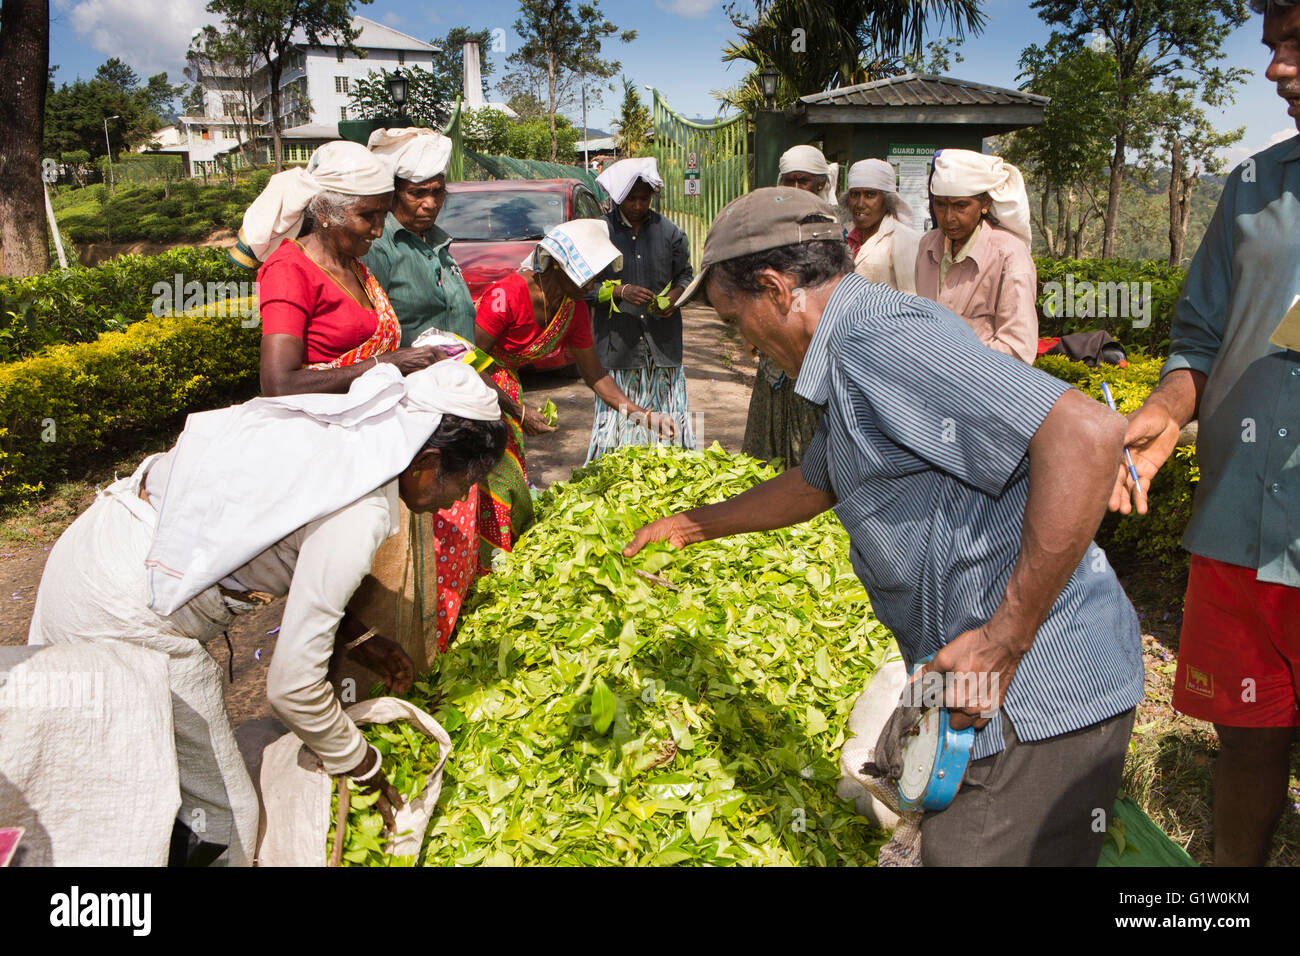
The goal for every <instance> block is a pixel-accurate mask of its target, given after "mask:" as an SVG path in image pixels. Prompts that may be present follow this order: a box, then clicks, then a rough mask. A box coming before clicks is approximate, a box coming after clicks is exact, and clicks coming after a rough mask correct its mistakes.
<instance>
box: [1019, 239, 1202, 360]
mask: <svg viewBox="0 0 1300 956" xmlns="http://www.w3.org/2000/svg"><path fill="white" fill-rule="evenodd" d="M1034 263H1035V264H1036V265H1037V266H1038V334H1039V335H1040V336H1043V337H1044V338H1046V337H1049V336H1059V335H1069V334H1071V333H1073V332H1086V331H1089V330H1091V329H1105V330H1106V331H1107V332H1109V333H1110V334H1111V335H1113V336H1114V337H1115V338H1116V339H1117V340H1119V341H1120V342H1122V343H1123V344H1124V346H1125V347H1126V348H1128V349H1130V350H1132V349H1140V350H1142V351H1145V352H1147V353H1148V354H1153V355H1162V354H1164V353H1165V351H1166V349H1167V347H1168V345H1169V326H1170V323H1171V322H1172V320H1173V314H1174V303H1175V302H1177V301H1178V292H1179V290H1180V289H1181V288H1182V285H1183V279H1184V278H1185V277H1186V275H1187V273H1186V272H1185V271H1184V270H1183V269H1179V268H1177V267H1176V266H1170V265H1166V264H1165V263H1163V262H1160V261H1158V260H1154V259H1150V260H1145V261H1136V260H1132V259H1049V258H1047V257H1045V256H1035V257H1034ZM1053 283H1055V284H1056V285H1053ZM1099 283H1106V285H1103V286H1101V287H1100V288H1098V284H1099ZM1132 283H1137V290H1138V292H1139V293H1140V294H1141V296H1142V306H1141V307H1136V306H1134V305H1133V302H1134V297H1133V296H1132V292H1133V288H1132ZM1147 283H1150V285H1149V286H1147ZM1125 287H1127V288H1125ZM1121 290H1122V291H1121ZM1126 293H1127V296H1128V297H1127V299H1126V298H1125V294H1126ZM1148 294H1149V296H1150V298H1149V299H1148V298H1147V295H1148ZM1126 301H1127V302H1128V303H1129V305H1128V310H1127V312H1126V311H1125V302H1126ZM1135 323H1136V324H1135Z"/></svg>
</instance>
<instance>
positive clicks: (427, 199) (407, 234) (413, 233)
mask: <svg viewBox="0 0 1300 956" xmlns="http://www.w3.org/2000/svg"><path fill="white" fill-rule="evenodd" d="M425 140H428V141H430V142H428V143H425V142H423V141H425ZM437 140H441V141H442V142H441V143H440V142H437V141H436V140H435V138H434V137H433V136H427V135H426V136H421V137H418V139H417V140H414V141H408V142H407V143H404V144H402V148H401V150H400V151H394V154H393V156H390V159H391V158H394V157H396V161H395V167H396V169H395V172H396V177H395V181H394V187H393V211H392V212H390V213H389V214H388V217H387V219H385V220H384V234H383V235H382V236H380V237H379V238H378V239H376V240H375V241H374V243H372V244H371V246H370V251H369V252H367V253H366V255H365V257H364V258H363V259H362V261H363V262H364V263H365V264H366V268H368V269H369V270H370V271H371V272H373V273H374V274H375V278H376V279H377V280H379V284H380V285H381V286H382V287H383V289H384V292H385V293H387V295H388V301H390V302H391V303H392V304H393V311H395V312H396V313H397V319H398V321H399V322H401V323H402V347H403V348H405V347H406V346H408V345H410V344H411V343H412V342H413V341H414V340H415V337H416V336H418V335H419V334H420V333H421V332H424V331H425V330H426V329H443V330H444V331H447V332H454V333H456V334H457V335H459V336H460V337H461V338H463V339H466V340H468V341H470V342H473V341H474V301H473V299H472V297H471V296H470V293H469V286H467V285H466V284H465V279H464V277H463V276H462V275H461V272H460V266H458V265H456V260H455V259H453V258H452V257H451V236H449V235H448V234H447V233H446V232H444V231H443V230H442V229H439V228H438V226H437V222H436V221H437V218H438V213H439V212H441V211H442V206H443V203H444V202H446V199H447V176H446V173H447V159H448V158H449V157H450V155H451V149H450V141H448V140H446V138H445V137H437ZM443 143H445V144H446V147H445V149H444V148H443ZM375 152H380V153H381V154H382V151H381V150H379V149H376V150H375ZM403 173H405V174H406V176H403V175H402V174H403ZM407 177H414V178H407Z"/></svg>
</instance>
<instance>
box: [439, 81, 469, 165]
mask: <svg viewBox="0 0 1300 956" xmlns="http://www.w3.org/2000/svg"><path fill="white" fill-rule="evenodd" d="M461 112H462V109H461V100H460V97H459V96H458V97H456V105H455V106H454V107H452V111H451V119H449V120H448V121H447V128H446V129H444V130H443V131H442V132H443V135H445V136H446V137H447V138H448V139H450V140H451V160H450V161H449V162H448V163H447V182H449V183H457V182H460V181H461V180H462V179H464V178H465V133H464V130H462V129H461V122H460V120H461Z"/></svg>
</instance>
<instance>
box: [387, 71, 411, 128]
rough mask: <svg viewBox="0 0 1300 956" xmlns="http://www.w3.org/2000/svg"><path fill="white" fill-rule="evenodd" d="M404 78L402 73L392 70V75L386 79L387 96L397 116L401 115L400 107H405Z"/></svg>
mask: <svg viewBox="0 0 1300 956" xmlns="http://www.w3.org/2000/svg"><path fill="white" fill-rule="evenodd" d="M406 83H407V81H406V77H404V76H402V71H401V70H400V69H399V70H394V71H393V75H392V76H390V77H389V78H388V95H389V96H390V97H391V98H392V100H393V105H394V106H396V107H397V115H398V116H399V117H400V116H401V115H402V107H403V106H405V105H406Z"/></svg>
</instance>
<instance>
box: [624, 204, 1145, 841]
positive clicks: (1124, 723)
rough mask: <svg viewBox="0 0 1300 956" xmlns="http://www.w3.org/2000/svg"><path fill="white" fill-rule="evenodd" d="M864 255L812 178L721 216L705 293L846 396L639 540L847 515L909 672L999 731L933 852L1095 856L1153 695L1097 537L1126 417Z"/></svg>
mask: <svg viewBox="0 0 1300 956" xmlns="http://www.w3.org/2000/svg"><path fill="white" fill-rule="evenodd" d="M852 269H853V265H852V262H851V260H850V259H849V256H848V250H847V247H846V246H845V244H844V242H843V239H842V231H841V229H840V226H839V224H838V222H837V221H836V215H835V209H834V208H833V207H831V206H829V205H827V204H826V203H824V202H822V201H821V200H819V199H817V198H816V197H815V196H812V195H809V194H808V193H805V192H801V191H799V190H795V189H783V188H780V187H777V188H772V189H760V190H756V191H754V192H752V193H749V194H748V195H746V196H743V197H741V198H740V199H738V200H736V201H735V202H733V203H731V204H730V205H728V206H727V207H726V208H725V209H723V211H722V212H721V213H719V215H718V218H717V219H716V220H715V221H714V225H713V227H712V228H711V229H710V230H709V235H708V238H707V239H706V241H705V245H704V253H703V256H702V262H701V270H700V274H699V276H698V277H697V278H696V279H695V281H694V282H693V283H692V284H691V286H690V287H689V288H688V289H687V291H686V293H685V295H683V297H682V301H683V302H685V301H687V300H688V299H690V298H691V296H692V295H694V294H695V293H697V292H701V291H702V292H704V293H705V294H706V295H707V297H708V300H709V303H710V304H711V305H712V306H713V307H714V308H715V309H716V310H717V312H718V314H719V315H720V316H721V317H722V318H723V319H724V320H728V321H738V323H739V326H740V331H741V332H742V334H744V336H745V338H746V339H748V340H749V341H751V342H753V343H754V344H755V345H757V346H758V348H759V349H760V350H761V351H762V352H763V353H764V354H765V355H769V356H771V357H772V359H773V361H775V362H776V363H777V365H778V366H779V367H780V368H782V369H783V370H784V371H785V372H786V373H787V374H788V375H790V376H791V377H797V379H798V382H799V385H798V393H799V394H800V395H801V396H803V397H804V398H806V399H808V400H809V401H810V402H813V403H814V404H816V405H820V406H823V407H824V409H825V411H824V413H823V415H822V420H821V424H820V425H819V426H818V428H817V431H816V433H815V435H814V436H813V439H812V441H811V442H810V444H809V446H808V449H807V451H806V453H805V455H804V458H803V460H802V462H801V464H800V465H799V467H797V468H793V469H790V470H789V471H786V472H785V473H783V474H782V475H780V476H779V477H777V478H773V479H771V480H769V481H766V482H764V483H762V484H760V485H758V486H756V487H754V488H752V489H750V490H749V491H747V492H745V493H744V494H742V495H739V496H738V497H736V498H734V499H731V500H729V501H724V502H720V503H718V504H714V505H709V506H707V507H704V508H696V509H692V510H691V511H686V512H683V513H681V514H676V515H672V516H670V517H666V518H661V519H659V520H658V521H655V522H653V523H652V524H649V525H647V526H645V527H643V528H641V529H639V530H638V531H637V533H636V536H635V538H634V539H633V541H632V543H631V544H629V545H628V547H627V548H626V549H625V551H624V554H626V555H629V556H630V555H632V554H635V553H636V552H637V551H638V550H640V549H641V548H642V547H643V546H644V545H645V544H647V543H649V542H651V541H658V540H666V541H669V542H671V543H673V544H674V545H676V546H678V547H681V546H685V545H687V544H691V543H694V542H698V541H706V540H709V539H711V538H716V537H721V536H723V535H730V534H739V533H743V532H749V531H765V530H770V529H773V528H781V527H786V526H788V525H791V524H796V523H798V522H802V521H807V520H808V519H810V518H812V517H813V516H815V515H817V514H819V513H821V512H822V511H824V510H826V509H827V508H834V509H835V511H836V515H837V517H838V518H839V519H840V521H841V523H842V524H843V525H844V527H845V529H846V530H847V531H848V533H849V538H850V542H851V544H852V547H851V559H852V562H853V568H854V571H855V572H856V573H857V575H858V577H859V579H860V580H861V581H862V583H863V585H864V586H865V587H866V589H867V592H868V594H870V596H871V601H872V606H873V608H874V610H875V612H876V615H877V616H878V617H879V619H880V620H881V621H882V622H884V623H885V624H886V625H887V626H888V627H889V628H890V630H892V631H893V632H894V636H895V638H897V640H898V645H899V648H900V649H901V650H902V653H903V658H904V660H905V662H906V663H907V665H908V667H909V669H910V668H912V667H913V666H915V665H916V664H917V662H919V661H921V660H923V659H925V658H926V657H928V656H930V655H934V659H933V661H932V662H931V663H930V664H928V665H927V670H929V671H934V672H937V673H939V674H943V675H945V677H957V678H959V679H958V680H955V681H947V682H946V694H947V695H948V696H947V700H946V702H947V704H948V706H949V709H950V716H951V719H952V723H953V726H954V727H957V728H961V727H965V726H970V725H972V724H973V725H974V726H975V728H976V737H975V744H974V747H973V750H972V752H971V763H970V766H969V768H968V770H967V773H966V776H965V778H964V783H963V786H962V788H961V790H960V791H959V792H958V794H957V796H956V797H955V799H954V800H953V802H952V803H951V804H950V805H949V806H948V807H947V808H946V809H944V810H941V811H936V812H931V813H927V814H926V815H925V818H924V821H923V823H922V840H921V857H922V860H923V862H924V863H925V865H927V866H928V865H944V864H975V865H1031V864H1052V865H1084V866H1092V865H1095V864H1096V862H1097V859H1098V857H1099V855H1100V853H1101V846H1102V840H1103V839H1104V837H1105V831H1106V822H1107V818H1108V816H1109V814H1110V811H1111V807H1112V804H1113V802H1114V799H1115V794H1116V791H1117V790H1118V788H1119V781H1120V774H1121V771H1122V769H1123V763H1124V754H1125V752H1126V750H1127V746H1128V740H1129V734H1130V730H1131V727H1132V723H1133V713H1134V707H1135V706H1136V704H1137V703H1138V701H1140V700H1141V699H1142V695H1143V672H1142V655H1141V647H1140V637H1139V630H1138V624H1137V615H1136V614H1135V613H1134V611H1133V607H1132V605H1131V604H1130V603H1129V601H1128V598H1127V597H1126V596H1125V594H1124V591H1123V589H1122V588H1121V587H1120V585H1119V581H1118V579H1117V578H1116V577H1115V573H1114V571H1112V570H1111V568H1110V565H1109V564H1108V563H1107V561H1106V556H1105V553H1104V552H1102V551H1101V549H1100V548H1098V547H1097V546H1096V544H1095V543H1094V542H1093V541H1092V540H1091V538H1092V534H1093V532H1094V531H1095V530H1096V528H1097V525H1098V523H1099V522H1100V521H1101V517H1102V515H1103V514H1104V513H1105V510H1106V503H1107V500H1108V499H1109V497H1110V492H1111V488H1112V485H1113V483H1114V477H1115V470H1116V467H1117V464H1118V462H1119V460H1120V453H1121V449H1122V447H1123V437H1124V421H1123V419H1122V418H1120V416H1118V415H1117V414H1115V413H1114V412H1111V411H1109V410H1107V409H1106V408H1105V407H1104V406H1102V405H1100V404H1098V403H1097V402H1094V401H1093V400H1092V399H1090V398H1088V397H1086V396H1085V395H1083V394H1082V393H1081V392H1079V391H1077V390H1075V389H1072V388H1070V387H1069V386H1068V385H1066V384H1065V383H1064V382H1061V381H1059V380H1057V379H1054V378H1052V377H1051V376H1049V375H1046V374H1044V373H1043V372H1041V371H1039V370H1037V369H1034V368H1032V367H1030V366H1027V365H1025V364H1024V363H1022V362H1020V361H1018V360H1016V359H1013V358H1011V357H1010V356H1007V355H1002V354H999V353H997V352H994V351H992V350H991V349H988V348H986V347H985V346H984V345H982V344H981V343H980V341H979V339H978V338H976V336H975V334H974V333H973V332H972V331H971V330H970V327H969V326H967V325H966V323H964V322H963V321H962V320H961V319H960V318H959V317H958V316H956V315H954V314H953V313H952V312H950V311H949V310H947V309H945V308H944V307H943V306H940V305H939V304H938V303H936V302H931V301H929V300H926V299H921V298H918V297H916V296H912V295H906V294H904V293H900V292H897V291H895V290H893V289H891V288H889V287H887V286H882V285H876V284H872V283H870V282H868V281H867V280H865V279H863V278H862V277H861V276H858V275H856V274H853V272H852ZM971 677H973V678H975V680H973V681H966V680H964V678H971ZM968 688H971V689H972V692H970V693H967V689H968ZM974 688H979V689H980V691H979V692H978V693H975V692H974V691H973V689H974Z"/></svg>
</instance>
